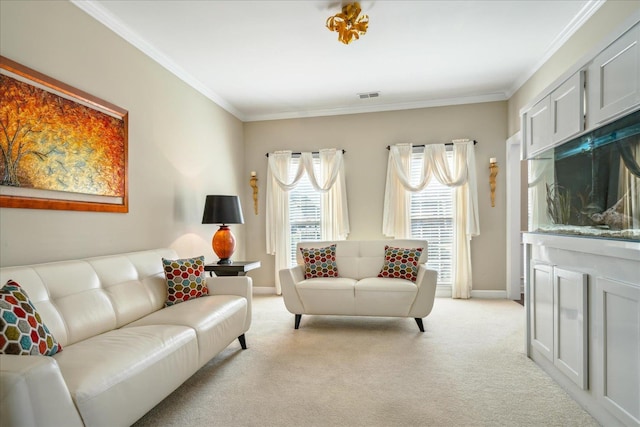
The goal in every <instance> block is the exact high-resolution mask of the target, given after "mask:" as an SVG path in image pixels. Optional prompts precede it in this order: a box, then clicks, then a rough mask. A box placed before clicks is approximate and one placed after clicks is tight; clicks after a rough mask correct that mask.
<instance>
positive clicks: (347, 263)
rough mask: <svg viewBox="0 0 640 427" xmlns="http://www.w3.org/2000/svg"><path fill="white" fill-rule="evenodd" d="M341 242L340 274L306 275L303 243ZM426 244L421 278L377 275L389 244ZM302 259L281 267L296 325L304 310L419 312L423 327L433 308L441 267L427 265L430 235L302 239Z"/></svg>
mask: <svg viewBox="0 0 640 427" xmlns="http://www.w3.org/2000/svg"><path fill="white" fill-rule="evenodd" d="M332 244H335V245H336V252H335V255H336V264H337V267H338V276H339V277H316V278H310V279H305V275H304V261H303V259H302V256H301V253H300V248H301V247H302V248H321V247H326V246H329V245H332ZM386 245H389V246H392V247H400V248H423V251H422V254H421V256H420V259H419V264H420V265H419V271H418V276H417V280H416V282H415V283H414V282H412V281H410V280H405V279H396V278H384V277H377V276H378V273H380V270H381V269H382V266H383V263H384V259H385V246H386ZM296 253H297V257H296V259H297V261H298V265H297V266H295V267H293V268H289V269H283V270H280V271H279V276H280V284H281V286H282V296H283V299H284V303H285V306H286V308H287V310H289V312H291V313H293V314H294V315H295V329H298V328H299V326H300V320H301V318H302V315H303V314H328V315H342V316H387V317H413V318H414V319H415V320H416V323H417V324H418V327H419V328H420V331H421V332H424V326H423V323H422V319H423V318H424V317H426V316H427V315H429V313H430V312H431V309H432V308H433V302H434V299H435V293H436V282H437V272H436V271H434V270H429V269H427V268H426V264H425V263H426V262H427V242H426V241H425V240H412V239H408V240H400V239H398V240H369V241H368V240H361V241H355V240H343V241H335V242H327V241H324V242H300V243H298V244H297V247H296Z"/></svg>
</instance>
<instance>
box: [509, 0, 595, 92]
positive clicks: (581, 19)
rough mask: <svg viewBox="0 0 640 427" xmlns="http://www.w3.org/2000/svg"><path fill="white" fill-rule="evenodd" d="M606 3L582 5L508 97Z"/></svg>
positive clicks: (512, 88)
mask: <svg viewBox="0 0 640 427" xmlns="http://www.w3.org/2000/svg"><path fill="white" fill-rule="evenodd" d="M605 3H606V0H590V1H588V2H587V3H586V4H585V5H584V6H583V7H582V9H581V10H580V12H578V14H577V15H576V16H575V17H574V18H573V19H572V20H571V21H570V22H569V23H568V24H567V26H566V27H565V28H564V29H563V30H562V31H560V33H559V34H558V35H557V36H556V38H555V39H553V41H552V42H551V44H550V45H549V48H548V49H547V51H546V53H545V54H544V56H543V57H542V58H540V60H538V62H536V64H535V65H534V66H533V67H532V68H531V69H530V70H529V71H528V72H526V73H524V74H523V75H521V76H520V77H519V78H518V79H517V80H516V81H515V82H514V84H513V86H512V87H511V88H510V89H509V90H508V91H507V98H511V97H512V96H513V94H514V93H516V92H517V91H518V89H520V88H521V87H522V85H524V84H525V83H526V82H527V81H528V80H529V79H530V78H531V77H532V76H533V75H534V74H535V73H537V72H538V71H539V70H540V68H542V66H543V65H544V64H545V63H546V62H547V61H548V60H549V59H551V57H552V56H553V55H554V54H555V53H556V52H557V51H558V50H559V49H560V48H561V47H562V46H563V45H564V44H565V43H566V42H567V40H569V38H571V36H573V35H574V34H575V32H576V31H578V29H579V28H580V27H582V25H584V23H585V22H587V20H588V19H589V18H591V16H593V14H594V13H596V12H597V11H598V9H600V7H602V5H604V4H605Z"/></svg>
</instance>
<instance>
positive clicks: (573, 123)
mask: <svg viewBox="0 0 640 427" xmlns="http://www.w3.org/2000/svg"><path fill="white" fill-rule="evenodd" d="M524 127H525V145H524V150H525V158H530V157H531V156H532V155H534V154H537V153H540V152H541V151H544V150H546V149H547V148H549V147H551V146H552V145H554V144H556V143H558V142H561V141H564V140H566V139H568V138H570V137H571V136H573V135H576V134H578V133H580V132H582V131H583V130H584V71H582V70H580V71H579V72H577V73H575V74H574V75H573V76H571V77H570V78H569V79H568V80H567V81H565V82H564V83H563V84H562V85H560V86H559V87H558V88H557V89H555V90H554V91H553V92H551V94H549V95H547V96H546V97H544V98H543V99H541V100H540V101H538V102H537V103H536V104H535V105H534V106H533V107H531V109H529V110H528V111H526V112H525V113H524Z"/></svg>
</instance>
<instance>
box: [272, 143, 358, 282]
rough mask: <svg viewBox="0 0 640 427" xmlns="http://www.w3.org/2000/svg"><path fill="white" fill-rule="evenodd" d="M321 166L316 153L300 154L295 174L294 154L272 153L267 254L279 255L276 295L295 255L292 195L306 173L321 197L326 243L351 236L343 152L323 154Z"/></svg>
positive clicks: (276, 261)
mask: <svg viewBox="0 0 640 427" xmlns="http://www.w3.org/2000/svg"><path fill="white" fill-rule="evenodd" d="M318 156H319V157H320V167H319V169H318V170H316V168H314V165H313V163H314V160H313V153H311V152H304V153H301V154H300V161H299V162H298V167H297V169H296V171H295V173H293V174H291V173H290V170H291V164H292V159H293V156H292V152H291V151H276V152H274V153H269V155H268V162H269V167H268V170H267V206H266V210H267V213H266V233H267V236H266V238H267V253H269V254H271V255H275V264H276V265H275V267H276V269H275V273H276V274H275V276H276V277H275V283H276V292H277V293H278V294H280V293H281V290H280V279H279V277H278V272H279V271H280V270H281V269H283V268H288V267H289V266H288V257H289V253H291V238H290V227H291V224H290V221H289V192H290V191H291V190H293V189H294V188H295V187H296V186H297V185H298V183H299V181H300V179H302V177H303V176H304V175H305V174H306V175H307V176H308V177H309V182H310V183H311V186H312V187H313V189H314V190H315V191H318V192H320V193H322V194H321V207H320V222H321V226H320V229H321V239H322V240H344V239H346V237H347V235H348V234H349V213H348V209H347V194H346V185H345V179H344V156H343V153H342V150H336V149H333V148H331V149H323V150H320V151H319V154H318Z"/></svg>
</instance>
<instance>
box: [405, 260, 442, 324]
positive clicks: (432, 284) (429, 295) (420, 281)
mask: <svg viewBox="0 0 640 427" xmlns="http://www.w3.org/2000/svg"><path fill="white" fill-rule="evenodd" d="M437 284H438V272H437V271H435V270H429V269H428V268H427V267H426V265H425V264H421V265H420V267H419V269H418V278H417V279H416V286H417V287H418V293H417V294H416V299H415V300H414V301H413V305H412V306H411V310H409V316H411V317H414V318H423V317H427V316H428V315H429V313H431V309H432V308H433V302H434V300H435V297H436V286H437Z"/></svg>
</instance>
